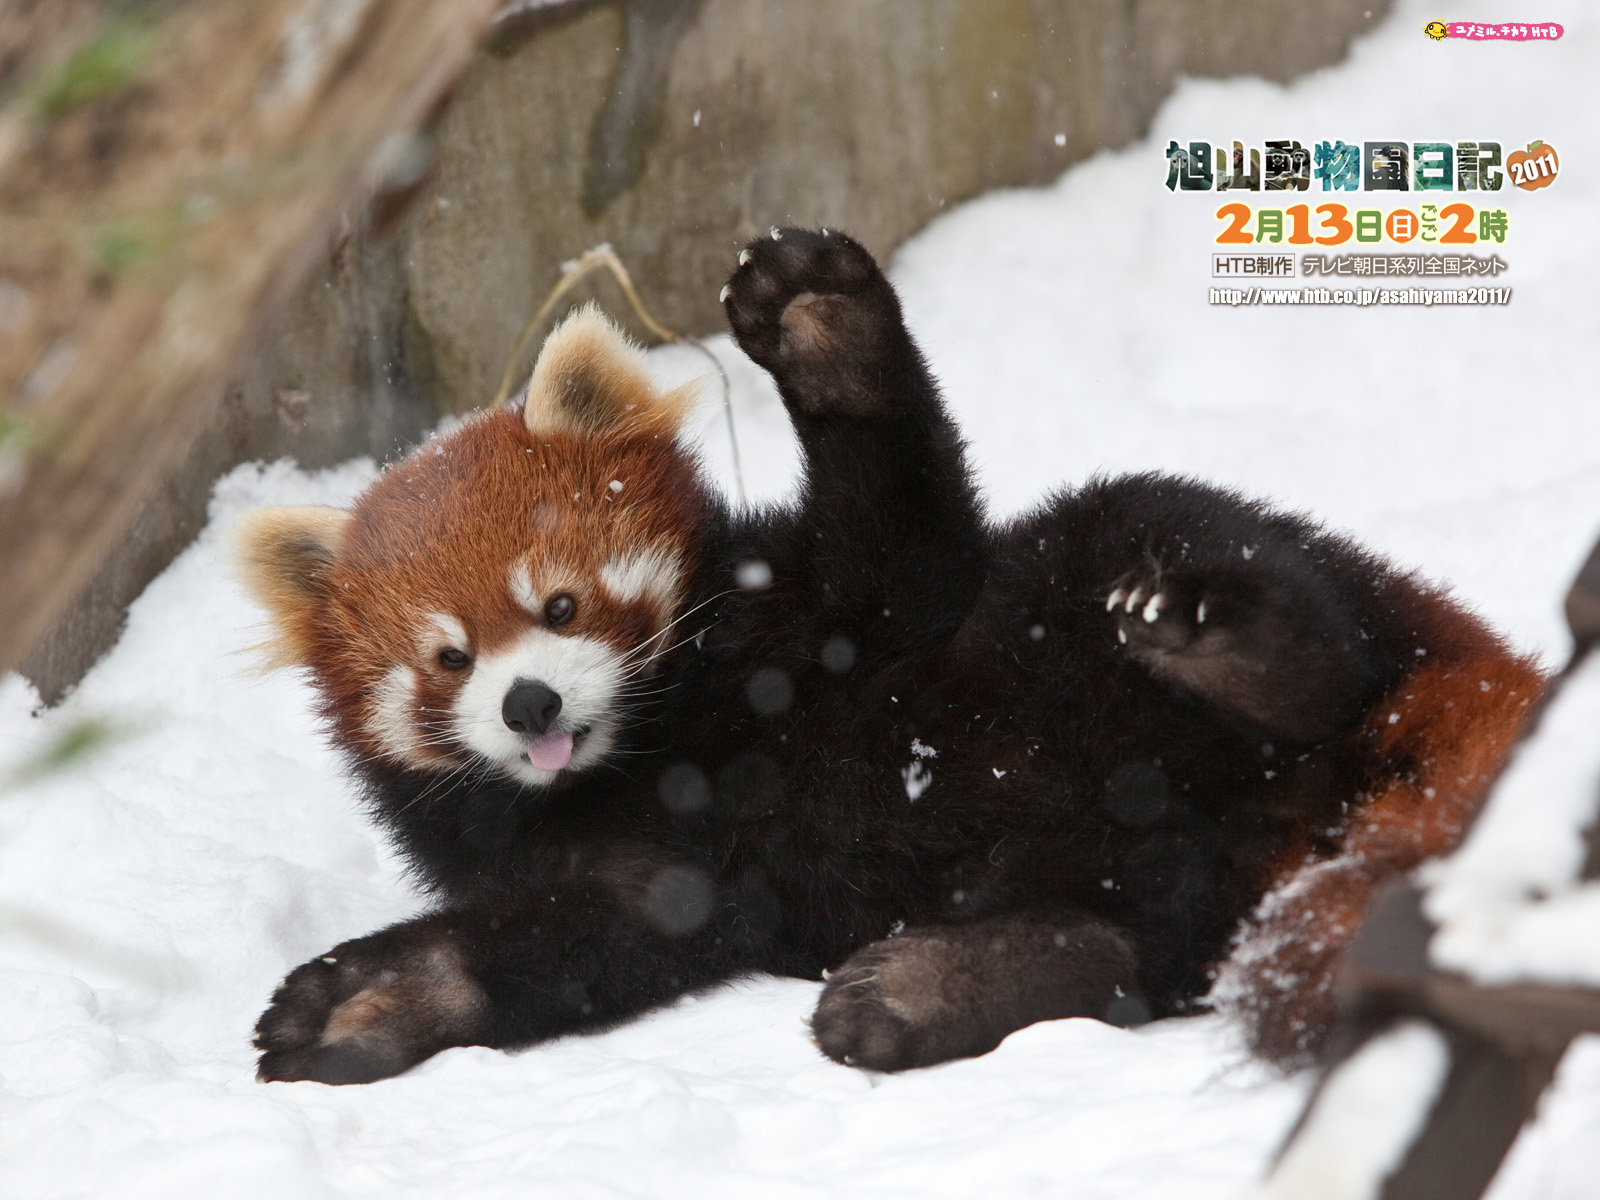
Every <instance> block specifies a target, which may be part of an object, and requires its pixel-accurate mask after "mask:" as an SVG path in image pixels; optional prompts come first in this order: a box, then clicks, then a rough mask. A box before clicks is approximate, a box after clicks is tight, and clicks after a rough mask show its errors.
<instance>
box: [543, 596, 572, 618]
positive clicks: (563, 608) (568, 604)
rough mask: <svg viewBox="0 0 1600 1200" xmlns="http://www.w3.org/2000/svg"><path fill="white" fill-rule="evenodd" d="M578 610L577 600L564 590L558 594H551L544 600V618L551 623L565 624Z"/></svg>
mask: <svg viewBox="0 0 1600 1200" xmlns="http://www.w3.org/2000/svg"><path fill="white" fill-rule="evenodd" d="M577 611H578V602H577V601H576V600H574V599H573V598H572V597H571V596H569V595H567V593H566V592H562V593H561V594H560V595H559V596H551V597H550V599H549V600H547V601H546V602H545V606H544V619H545V620H546V621H549V622H550V624H552V625H565V624H566V623H567V622H568V621H570V620H572V617H573V614H574V613H576V612H577Z"/></svg>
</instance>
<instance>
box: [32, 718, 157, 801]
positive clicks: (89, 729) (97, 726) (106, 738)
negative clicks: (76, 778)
mask: <svg viewBox="0 0 1600 1200" xmlns="http://www.w3.org/2000/svg"><path fill="white" fill-rule="evenodd" d="M139 731H140V730H139V728H138V727H137V726H135V725H133V724H131V723H130V722H126V721H116V720H110V719H107V718H103V717H84V718H82V719H80V720H77V721H74V722H72V723H71V724H70V725H68V726H67V727H66V728H65V729H63V730H61V732H60V733H58V734H56V736H55V737H53V738H51V739H50V740H49V741H48V742H46V743H45V745H44V746H42V747H40V748H39V749H38V750H36V751H34V752H33V753H32V754H30V755H29V756H28V757H27V758H25V759H23V760H22V761H21V762H20V763H18V764H17V765H16V766H14V767H12V768H11V770H10V771H9V772H7V773H6V774H4V775H0V793H3V792H7V791H11V790H14V789H16V788H21V787H25V786H27V785H28V784H31V783H36V782H38V781H39V780H41V779H43V778H45V777H46V776H48V775H54V774H55V773H56V772H58V771H64V770H66V769H67V768H69V767H71V766H74V765H75V764H77V763H80V762H83V761H84V760H85V759H88V758H89V757H91V756H93V755H95V754H99V753H100V752H102V751H104V750H106V749H108V748H109V747H111V746H114V745H116V744H117V743H118V742H121V741H125V740H126V739H128V738H129V737H132V736H133V735H134V734H136V733H138V732H139Z"/></svg>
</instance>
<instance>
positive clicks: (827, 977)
mask: <svg viewBox="0 0 1600 1200" xmlns="http://www.w3.org/2000/svg"><path fill="white" fill-rule="evenodd" d="M832 978H833V972H832V971H830V970H828V968H827V967H823V968H822V981H823V982H824V983H826V982H827V981H828V980H830V979H832Z"/></svg>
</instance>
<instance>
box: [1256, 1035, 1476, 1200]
mask: <svg viewBox="0 0 1600 1200" xmlns="http://www.w3.org/2000/svg"><path fill="white" fill-rule="evenodd" d="M1449 1070H1450V1047H1449V1046H1448V1045H1447V1044H1446V1042H1445V1038H1444V1035H1443V1034H1442V1033H1440V1032H1439V1031H1438V1030H1437V1029H1435V1028H1433V1027H1432V1026H1431V1025H1428V1024H1426V1023H1424V1022H1421V1021H1408V1022H1405V1023H1404V1024H1401V1025H1397V1026H1396V1027H1395V1028H1393V1029H1390V1030H1387V1031H1386V1032H1384V1033H1383V1034H1381V1035H1379V1036H1378V1037H1375V1038H1373V1039H1372V1040H1371V1041H1370V1042H1368V1043H1367V1044H1366V1045H1365V1046H1363V1047H1362V1048H1361V1049H1360V1050H1359V1051H1357V1052H1356V1053H1355V1054H1354V1055H1352V1056H1351V1057H1350V1058H1349V1059H1347V1060H1346V1061H1345V1062H1343V1063H1340V1064H1339V1066H1338V1068H1337V1069H1336V1070H1334V1071H1333V1072H1332V1073H1331V1074H1330V1075H1329V1076H1328V1078H1327V1080H1326V1081H1325V1082H1324V1084H1323V1086H1322V1089H1321V1091H1319V1092H1318V1094H1317V1096H1316V1097H1315V1099H1314V1100H1313V1102H1312V1105H1311V1111H1310V1113H1309V1114H1308V1115H1307V1117H1306V1122H1305V1125H1304V1126H1303V1127H1302V1128H1301V1130H1300V1132H1299V1133H1298V1134H1297V1135H1296V1137H1295V1139H1294V1142H1293V1143H1292V1144H1291V1145H1290V1146H1289V1148H1288V1149H1287V1150H1286V1151H1285V1153H1284V1155H1283V1158H1282V1159H1281V1160H1280V1161H1279V1162H1277V1163H1275V1164H1274V1165H1273V1168H1272V1171H1271V1173H1270V1175H1269V1176H1268V1177H1267V1179H1266V1180H1265V1182H1264V1183H1263V1185H1262V1187H1261V1188H1260V1189H1259V1191H1257V1192H1255V1193H1253V1194H1252V1200H1358V1198H1359V1200H1369V1198H1372V1200H1375V1198H1376V1197H1377V1195H1378V1188H1379V1187H1380V1186H1381V1185H1382V1183H1383V1180H1384V1178H1385V1177H1386V1176H1387V1175H1388V1174H1389V1173H1390V1172H1391V1171H1393V1170H1394V1169H1395V1167H1397V1166H1399V1165H1400V1163H1401V1162H1402V1161H1403V1160H1404V1158H1405V1153H1406V1150H1407V1149H1408V1148H1409V1147H1410V1145H1411V1141H1412V1139H1413V1138H1415V1137H1416V1135H1417V1133H1418V1132H1419V1131H1420V1130H1421V1129H1422V1125H1423V1122H1424V1120H1425V1119H1426V1117H1427V1115H1428V1110H1429V1108H1431V1107H1432V1105H1433V1102H1434V1099H1435V1098H1436V1097H1437V1096H1438V1094H1439V1087H1440V1085H1441V1084H1443V1083H1444V1079H1445V1075H1446V1074H1447V1073H1448V1072H1449Z"/></svg>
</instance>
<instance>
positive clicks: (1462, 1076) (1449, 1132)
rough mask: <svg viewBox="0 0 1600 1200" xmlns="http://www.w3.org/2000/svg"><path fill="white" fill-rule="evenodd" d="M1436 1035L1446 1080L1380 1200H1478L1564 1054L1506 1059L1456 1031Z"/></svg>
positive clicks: (1492, 1044) (1495, 1045) (1507, 1053)
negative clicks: (1446, 1057)
mask: <svg viewBox="0 0 1600 1200" xmlns="http://www.w3.org/2000/svg"><path fill="white" fill-rule="evenodd" d="M1441 1028H1442V1029H1443V1031H1444V1033H1445V1036H1446V1038H1447V1039H1448V1041H1449V1043H1450V1074H1449V1075H1448V1076H1446V1078H1445V1082H1444V1086H1443V1087H1442V1088H1441V1089H1440V1093H1439V1099H1438V1100H1437V1101H1435V1103H1434V1106H1433V1109H1432V1111H1431V1112H1430V1113H1429V1114H1428V1120H1427V1123H1426V1124H1425V1125H1424V1126H1423V1128H1422V1131H1421V1132H1420V1133H1419V1134H1418V1135H1417V1137H1416V1140H1415V1141H1413V1142H1412V1143H1411V1147H1410V1149H1409V1150H1408V1151H1407V1152H1406V1156H1405V1158H1404V1159H1402V1160H1401V1162H1400V1165H1399V1166H1398V1167H1396V1168H1395V1170H1394V1173H1393V1174H1391V1175H1390V1176H1389V1178H1388V1179H1387V1180H1386V1181H1385V1182H1384V1185H1383V1191H1382V1200H1444V1198H1445V1197H1448V1198H1449V1200H1474V1198H1475V1197H1478V1196H1481V1195H1483V1193H1484V1192H1485V1191H1486V1190H1487V1189H1488V1187H1489V1184H1490V1183H1491V1182H1492V1181H1493V1179H1494V1176H1495V1172H1496V1171H1498V1170H1499V1169H1500V1164H1501V1162H1502V1161H1503V1160H1504V1159H1505V1156H1506V1153H1507V1152H1508V1151H1509V1150H1510V1149H1511V1145H1512V1143H1513V1142H1515V1141H1516V1139H1517V1134H1518V1133H1519V1132H1521V1130H1522V1126H1523V1125H1524V1124H1525V1123H1526V1122H1527V1120H1528V1118H1529V1117H1531V1116H1532V1115H1533V1113H1534V1110H1535V1109H1536V1108H1537V1107H1538V1104H1539V1097H1540V1095H1541V1094H1543V1092H1544V1089H1545V1087H1546V1085H1548V1084H1549V1082H1550V1079H1551V1077H1552V1076H1553V1075H1554V1074H1555V1070H1556V1064H1557V1063H1558V1062H1560V1060H1561V1055H1562V1052H1563V1051H1565V1049H1566V1043H1565V1042H1562V1043H1561V1044H1560V1045H1559V1046H1556V1045H1554V1044H1552V1045H1551V1046H1550V1047H1549V1048H1547V1049H1543V1050H1538V1051H1531V1052H1519V1051H1512V1050H1508V1049H1507V1048H1506V1047H1505V1045H1504V1044H1503V1043H1501V1042H1499V1041H1497V1040H1495V1039H1493V1038H1487V1037H1482V1036H1480V1035H1478V1034H1476V1033H1471V1032H1468V1031H1466V1030H1463V1029H1461V1028H1459V1027H1456V1026H1451V1025H1444V1026H1441Z"/></svg>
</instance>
